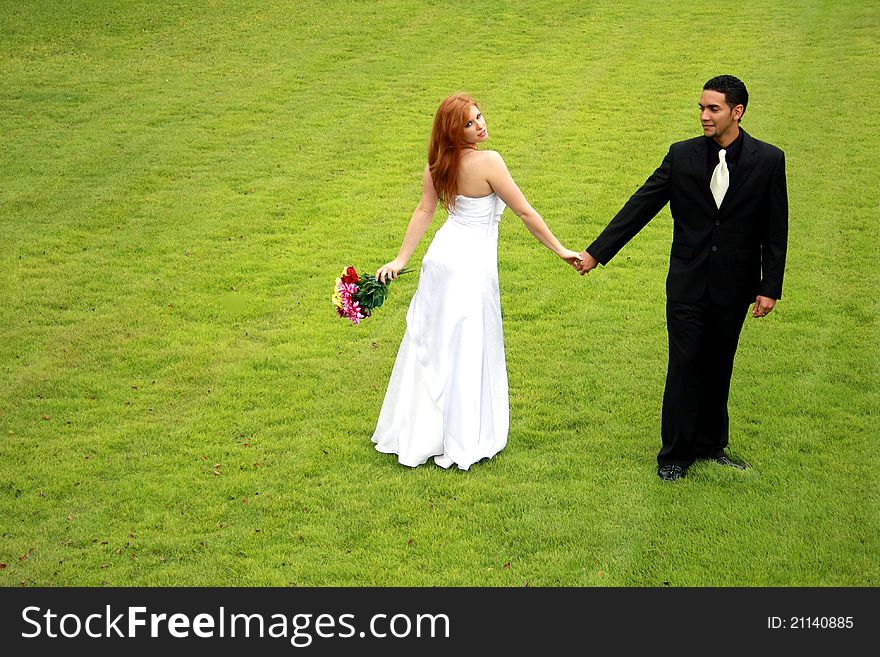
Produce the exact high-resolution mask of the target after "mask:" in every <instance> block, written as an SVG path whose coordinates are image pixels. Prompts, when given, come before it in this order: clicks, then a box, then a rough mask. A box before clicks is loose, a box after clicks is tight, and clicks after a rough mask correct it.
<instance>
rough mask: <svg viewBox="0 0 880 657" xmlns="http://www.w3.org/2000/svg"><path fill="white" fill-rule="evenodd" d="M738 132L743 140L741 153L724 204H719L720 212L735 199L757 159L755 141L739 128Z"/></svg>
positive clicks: (753, 168)
mask: <svg viewBox="0 0 880 657" xmlns="http://www.w3.org/2000/svg"><path fill="white" fill-rule="evenodd" d="M740 131H741V132H742V139H743V144H742V152H741V153H740V156H739V162H738V163H737V165H736V171H735V172H734V174H733V179H732V180H731V181H730V189H728V190H727V194H725V195H724V202H722V203H721V209H722V210H724V209H725V208H726V207H728V206H729V205H730V203H731V202H732V201H733V200H734V199H735V198H736V195H737V193H738V192H739V191H740V190H741V189H742V188H743V186H744V185H745V184H746V181H748V179H749V176H751V175H752V171H754V170H755V165H756V164H757V163H758V159H759V156H758V145H757V144H756V143H755V140H754V139H752V138H751V137H750V136H749V134H748V133H747V132H746V131H745V130H742V128H740Z"/></svg>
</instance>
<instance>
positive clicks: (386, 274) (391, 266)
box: [376, 258, 406, 283]
mask: <svg viewBox="0 0 880 657" xmlns="http://www.w3.org/2000/svg"><path fill="white" fill-rule="evenodd" d="M405 266H406V263H405V262H401V261H400V259H399V258H395V259H394V260H392V261H391V262H389V263H386V264H384V265H382V266H381V267H379V269H377V270H376V280H377V281H379V282H380V283H387V282H388V281H393V280H394V279H395V278H397V274H398V272H400V270H401V269H403V268H404V267H405Z"/></svg>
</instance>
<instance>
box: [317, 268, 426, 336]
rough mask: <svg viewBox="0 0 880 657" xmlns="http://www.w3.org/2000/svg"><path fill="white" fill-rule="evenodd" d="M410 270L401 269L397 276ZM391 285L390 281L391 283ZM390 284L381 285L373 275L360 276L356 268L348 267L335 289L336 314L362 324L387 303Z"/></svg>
mask: <svg viewBox="0 0 880 657" xmlns="http://www.w3.org/2000/svg"><path fill="white" fill-rule="evenodd" d="M409 271H410V270H409V269H401V270H400V271H399V272H397V275H398V276H400V275H401V274H406V273H408V272H409ZM389 283H390V281H389ZM386 294H388V283H380V282H379V281H377V280H376V277H375V276H373V275H372V274H362V275H358V273H357V271H356V270H355V268H354V267H346V268H345V269H344V270H343V271H342V274H341V275H340V276H339V278H337V279H336V285H335V286H334V287H333V297H332V298H333V304H334V305H335V306H336V314H337V315H339V316H340V317H344V318H345V319H347V320H349V321H350V322H351V323H352V324H360V323H361V320H362V319H365V318H367V317H369V316H370V315H372V314H373V311H374V310H375V309H376V308H378V307H379V306H381V305H382V304H383V303H384V302H385V295H386Z"/></svg>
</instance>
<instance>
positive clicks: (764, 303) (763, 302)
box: [752, 294, 776, 317]
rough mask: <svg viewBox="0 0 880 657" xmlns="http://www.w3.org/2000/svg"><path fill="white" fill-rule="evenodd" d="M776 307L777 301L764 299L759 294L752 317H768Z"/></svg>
mask: <svg viewBox="0 0 880 657" xmlns="http://www.w3.org/2000/svg"><path fill="white" fill-rule="evenodd" d="M775 307H776V299H771V298H770V297H762V296H761V295H760V294H759V295H758V296H756V297H755V305H754V307H753V308H752V317H766V316H767V315H768V314H769V313H770V311H771V310H773V309H774V308H775Z"/></svg>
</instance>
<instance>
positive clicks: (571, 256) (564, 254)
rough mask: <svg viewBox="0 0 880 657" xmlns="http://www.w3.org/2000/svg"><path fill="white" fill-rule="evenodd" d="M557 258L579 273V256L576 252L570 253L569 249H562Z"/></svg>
mask: <svg viewBox="0 0 880 657" xmlns="http://www.w3.org/2000/svg"><path fill="white" fill-rule="evenodd" d="M558 255H559V257H560V258H562V259H563V260H565V261H566V262H567V263H568V264H570V265H571V266H572V267H574V269H575V271H580V264H581V254H580V253H578V252H577V251H572V250H571V249H562V251H560V252H559V254H558Z"/></svg>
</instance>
